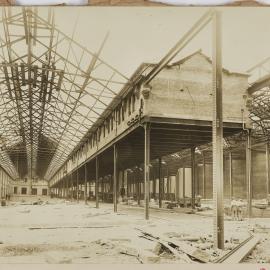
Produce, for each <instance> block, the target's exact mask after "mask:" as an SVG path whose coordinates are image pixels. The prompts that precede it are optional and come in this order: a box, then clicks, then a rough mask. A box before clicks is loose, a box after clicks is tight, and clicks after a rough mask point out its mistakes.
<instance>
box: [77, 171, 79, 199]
mask: <svg viewBox="0 0 270 270" xmlns="http://www.w3.org/2000/svg"><path fill="white" fill-rule="evenodd" d="M76 200H77V202H79V169H78V167H77V172H76Z"/></svg>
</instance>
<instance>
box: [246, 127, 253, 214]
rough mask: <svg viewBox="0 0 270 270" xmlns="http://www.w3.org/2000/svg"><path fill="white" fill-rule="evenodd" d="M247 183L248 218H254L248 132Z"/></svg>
mask: <svg viewBox="0 0 270 270" xmlns="http://www.w3.org/2000/svg"><path fill="white" fill-rule="evenodd" d="M246 183H247V216H248V218H251V216H252V181H251V131H250V130H248V131H247V141H246Z"/></svg>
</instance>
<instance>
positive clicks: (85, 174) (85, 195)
mask: <svg viewBox="0 0 270 270" xmlns="http://www.w3.org/2000/svg"><path fill="white" fill-rule="evenodd" d="M84 202H85V204H87V163H85V164H84Z"/></svg>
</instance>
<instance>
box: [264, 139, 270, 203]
mask: <svg viewBox="0 0 270 270" xmlns="http://www.w3.org/2000/svg"><path fill="white" fill-rule="evenodd" d="M265 159H266V164H265V165H266V198H268V194H269V178H270V175H269V144H268V142H267V143H266V149H265Z"/></svg>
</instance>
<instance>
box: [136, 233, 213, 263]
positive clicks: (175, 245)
mask: <svg viewBox="0 0 270 270" xmlns="http://www.w3.org/2000/svg"><path fill="white" fill-rule="evenodd" d="M137 230H139V231H140V232H141V233H142V234H143V235H144V237H148V238H152V239H156V240H158V241H159V242H160V243H162V244H166V247H169V248H170V251H171V252H173V254H174V253H176V252H177V250H178V251H181V252H183V253H185V254H187V255H188V256H189V257H190V258H192V259H193V260H197V261H199V262H201V263H208V262H209V261H210V255H209V254H208V253H206V252H205V251H202V250H200V249H198V248H195V247H193V246H190V245H188V244H186V243H184V242H183V241H177V240H174V241H173V242H172V241H171V239H168V240H167V239H164V238H163V239H161V237H159V236H154V235H152V234H150V233H148V232H145V231H143V230H141V229H137ZM149 240H150V239H149ZM173 250H174V251H173ZM177 254H178V255H179V252H177Z"/></svg>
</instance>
